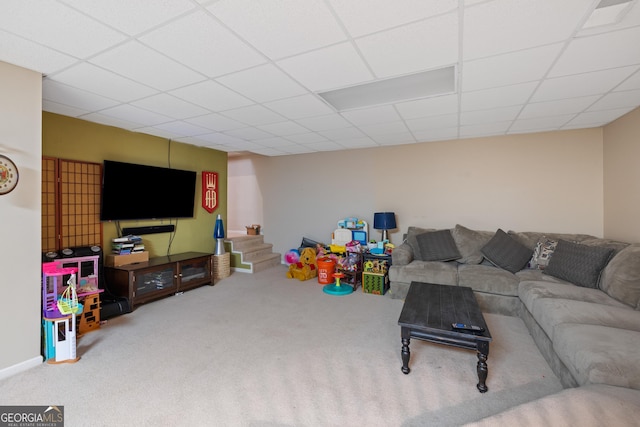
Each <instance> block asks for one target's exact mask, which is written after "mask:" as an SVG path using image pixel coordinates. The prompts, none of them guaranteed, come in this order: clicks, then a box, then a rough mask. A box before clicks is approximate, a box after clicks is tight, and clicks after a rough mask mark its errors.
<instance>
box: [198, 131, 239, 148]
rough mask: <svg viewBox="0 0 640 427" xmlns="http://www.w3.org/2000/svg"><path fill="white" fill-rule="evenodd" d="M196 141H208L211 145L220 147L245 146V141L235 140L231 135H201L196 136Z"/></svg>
mask: <svg viewBox="0 0 640 427" xmlns="http://www.w3.org/2000/svg"><path fill="white" fill-rule="evenodd" d="M197 137H198V139H201V140H203V141H208V142H210V143H212V144H220V145H230V146H238V145H239V144H245V143H247V141H245V140H244V139H241V138H236V137H234V136H231V135H225V134H223V133H208V134H203V135H198V136H197Z"/></svg>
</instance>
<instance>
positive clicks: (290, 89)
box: [216, 64, 308, 102]
mask: <svg viewBox="0 0 640 427" xmlns="http://www.w3.org/2000/svg"><path fill="white" fill-rule="evenodd" d="M216 81H218V82H219V83H222V84H223V85H225V86H227V87H228V88H230V89H232V90H235V91H236V92H238V93H240V94H242V95H244V96H246V97H247V98H249V99H252V100H254V101H256V102H267V101H273V100H276V99H282V98H290V97H292V96H297V95H302V94H305V93H308V92H307V90H306V89H305V88H303V87H302V86H300V85H299V84H298V83H296V82H295V81H294V80H293V79H291V78H290V77H289V76H287V75H286V74H285V73H283V72H282V71H280V70H279V69H278V68H277V67H276V66H274V65H273V64H265V65H260V66H258V67H255V68H251V69H249V70H244V71H238V72H237V73H233V74H229V75H226V76H223V77H219V78H218V79H216Z"/></svg>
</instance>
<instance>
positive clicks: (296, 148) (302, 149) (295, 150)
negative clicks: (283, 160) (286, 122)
mask: <svg viewBox="0 0 640 427" xmlns="http://www.w3.org/2000/svg"><path fill="white" fill-rule="evenodd" d="M278 149H279V150H280V151H283V152H285V153H289V154H306V153H315V152H317V150H314V149H313V148H311V147H309V146H307V145H300V144H290V145H283V146H281V147H278Z"/></svg>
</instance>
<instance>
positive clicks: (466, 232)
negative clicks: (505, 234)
mask: <svg viewBox="0 0 640 427" xmlns="http://www.w3.org/2000/svg"><path fill="white" fill-rule="evenodd" d="M451 234H452V235H453V240H455V241H456V246H457V247H458V250H459V251H460V259H458V260H457V261H458V262H459V263H462V264H480V263H481V262H482V259H483V256H482V252H481V249H482V247H483V246H484V245H486V244H487V242H488V241H489V239H491V235H488V234H489V233H487V232H485V231H483V232H478V231H475V230H470V229H468V228H466V227H463V226H461V225H460V224H456V227H455V228H454V229H453V230H452V231H451Z"/></svg>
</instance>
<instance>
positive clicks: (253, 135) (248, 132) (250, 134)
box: [224, 127, 273, 141]
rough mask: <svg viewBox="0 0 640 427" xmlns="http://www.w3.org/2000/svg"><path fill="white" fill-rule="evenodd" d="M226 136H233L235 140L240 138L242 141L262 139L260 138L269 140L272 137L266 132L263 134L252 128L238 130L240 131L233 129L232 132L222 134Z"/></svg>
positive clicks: (261, 131)
mask: <svg viewBox="0 0 640 427" xmlns="http://www.w3.org/2000/svg"><path fill="white" fill-rule="evenodd" d="M224 133H225V134H227V135H231V136H235V137H236V138H242V139H247V140H250V141H251V140H256V139H262V138H271V137H273V135H271V134H270V133H268V132H265V131H263V130H260V129H256V128H254V127H245V128H240V129H233V130H228V131H225V132H224Z"/></svg>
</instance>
